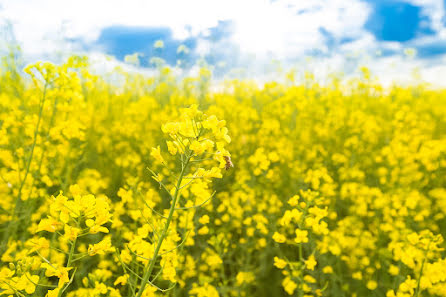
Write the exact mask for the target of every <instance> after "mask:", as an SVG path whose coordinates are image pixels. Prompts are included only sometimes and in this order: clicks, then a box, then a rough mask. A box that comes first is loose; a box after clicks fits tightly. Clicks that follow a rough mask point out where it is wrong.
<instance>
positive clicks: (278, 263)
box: [274, 257, 287, 269]
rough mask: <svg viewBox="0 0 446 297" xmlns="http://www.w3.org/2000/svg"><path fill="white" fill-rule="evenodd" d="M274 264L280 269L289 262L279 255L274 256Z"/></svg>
mask: <svg viewBox="0 0 446 297" xmlns="http://www.w3.org/2000/svg"><path fill="white" fill-rule="evenodd" d="M274 266H276V267H277V268H279V269H283V268H285V266H287V262H286V261H285V260H283V259H280V258H279V257H274Z"/></svg>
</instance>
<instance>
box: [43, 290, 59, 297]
mask: <svg viewBox="0 0 446 297" xmlns="http://www.w3.org/2000/svg"><path fill="white" fill-rule="evenodd" d="M59 291H60V289H59V288H56V289H54V290H49V291H48V292H47V293H46V295H45V297H57V296H59Z"/></svg>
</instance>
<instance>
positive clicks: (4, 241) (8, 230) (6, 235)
mask: <svg viewBox="0 0 446 297" xmlns="http://www.w3.org/2000/svg"><path fill="white" fill-rule="evenodd" d="M47 87H48V80H47V79H45V86H44V88H43V94H42V98H41V99H40V106H39V117H38V119H37V124H36V128H35V129H34V139H33V144H32V146H31V152H30V155H29V157H28V160H27V162H26V171H25V176H24V177H23V179H22V180H21V182H20V187H19V192H18V194H17V198H16V201H15V207H14V209H13V211H12V214H11V220H10V221H9V222H8V227H7V228H6V232H5V233H4V236H3V239H2V246H1V248H0V252H3V251H4V248H5V246H6V244H7V242H8V240H9V235H10V234H11V233H12V234H15V233H16V230H17V227H18V226H17V224H16V222H15V218H14V217H15V216H16V214H17V212H18V210H19V208H20V201H21V200H22V190H23V186H24V185H25V182H26V178H27V177H28V174H29V171H30V168H31V162H32V159H33V155H34V148H35V147H36V143H37V136H38V134H39V128H40V122H41V120H42V115H43V107H44V105H45V98H46V91H47ZM11 231H12V232H11Z"/></svg>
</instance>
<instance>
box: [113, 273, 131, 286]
mask: <svg viewBox="0 0 446 297" xmlns="http://www.w3.org/2000/svg"><path fill="white" fill-rule="evenodd" d="M128 279H129V275H128V274H124V275H121V276H120V277H118V278H117V279H116V281H115V282H114V285H115V286H117V285H118V284H119V285H122V286H125V285H126V284H127V280H128Z"/></svg>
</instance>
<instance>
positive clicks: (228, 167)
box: [223, 156, 234, 170]
mask: <svg viewBox="0 0 446 297" xmlns="http://www.w3.org/2000/svg"><path fill="white" fill-rule="evenodd" d="M223 158H225V161H226V164H225V169H226V170H229V169H230V168H231V167H234V164H232V161H231V157H229V156H224V157H223Z"/></svg>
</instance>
